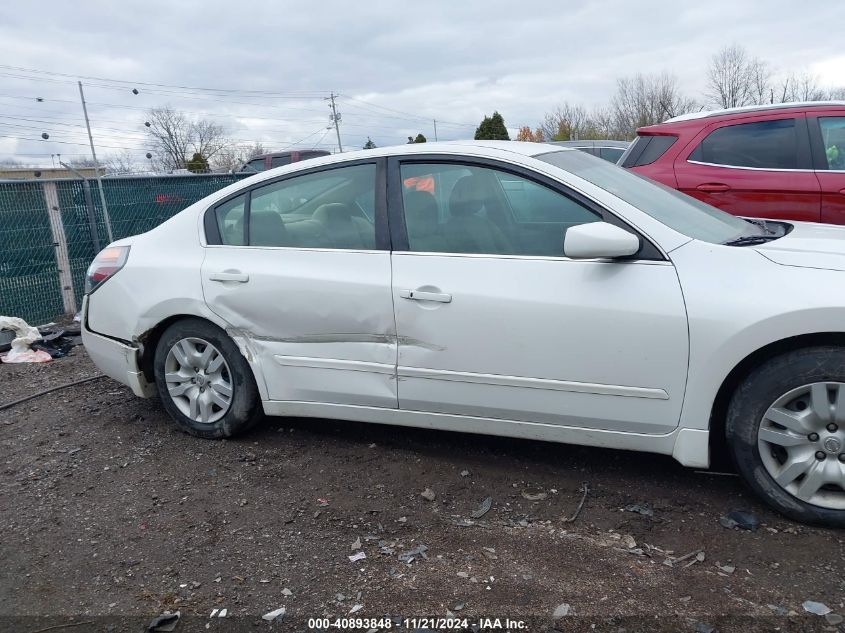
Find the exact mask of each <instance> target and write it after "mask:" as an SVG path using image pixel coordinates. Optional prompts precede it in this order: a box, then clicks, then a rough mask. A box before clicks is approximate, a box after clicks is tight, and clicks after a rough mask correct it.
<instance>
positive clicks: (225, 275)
mask: <svg viewBox="0 0 845 633" xmlns="http://www.w3.org/2000/svg"><path fill="white" fill-rule="evenodd" d="M208 278H209V279H210V280H211V281H236V282H238V283H241V284H245V283H246V282H248V281H249V275H245V274H244V273H241V272H237V271H232V272H229V271H226V272H221V273H211V274H210V275H209V276H208Z"/></svg>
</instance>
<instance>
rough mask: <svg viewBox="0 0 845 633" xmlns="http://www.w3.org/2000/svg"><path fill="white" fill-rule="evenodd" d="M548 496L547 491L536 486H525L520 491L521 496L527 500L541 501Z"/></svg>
mask: <svg viewBox="0 0 845 633" xmlns="http://www.w3.org/2000/svg"><path fill="white" fill-rule="evenodd" d="M548 496H549V495H548V493H546V492H543V491H542V490H539V489H537V488H526V489H525V490H523V491H522V498H523V499H528V501H542V500H543V499H545V498H546V497H548Z"/></svg>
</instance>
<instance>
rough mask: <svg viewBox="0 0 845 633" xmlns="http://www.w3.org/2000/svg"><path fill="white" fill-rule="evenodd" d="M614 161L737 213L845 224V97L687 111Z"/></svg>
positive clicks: (646, 130) (641, 133)
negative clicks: (832, 99) (835, 99)
mask: <svg viewBox="0 0 845 633" xmlns="http://www.w3.org/2000/svg"><path fill="white" fill-rule="evenodd" d="M619 164H620V165H621V166H622V167H625V168H628V169H631V170H633V171H635V172H637V173H639V174H642V175H643V176H648V177H649V178H651V179H653V180H656V181H658V182H661V183H663V184H664V185H667V186H669V187H672V188H673V189H678V190H679V191H682V192H684V193H686V194H689V195H691V196H693V197H695V198H698V199H699V200H702V201H703V202H706V203H707V204H710V205H712V206H714V207H718V208H720V209H722V210H724V211H728V212H729V213H732V214H734V215H740V216H746V217H757V218H770V219H776V220H798V221H806V222H825V223H829V224H845V102H842V101H838V102H837V101H830V102H819V101H815V102H808V103H788V104H775V105H766V106H752V107H744V108H732V109H728V110H717V111H713V112H696V113H693V114H685V115H683V116H679V117H675V118H674V119H669V120H668V121H666V122H665V123H661V124H659V125H651V126H648V127H643V128H640V129H638V130H637V138H636V139H635V140H634V142H633V143H632V144H631V147H630V148H628V150H627V151H626V152H625V155H624V156H623V157H622V159H621V160H620V161H619Z"/></svg>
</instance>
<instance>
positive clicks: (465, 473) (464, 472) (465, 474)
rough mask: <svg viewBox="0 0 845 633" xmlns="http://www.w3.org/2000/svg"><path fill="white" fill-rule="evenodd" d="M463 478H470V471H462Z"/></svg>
mask: <svg viewBox="0 0 845 633" xmlns="http://www.w3.org/2000/svg"><path fill="white" fill-rule="evenodd" d="M461 477H469V471H468V470H462V471H461Z"/></svg>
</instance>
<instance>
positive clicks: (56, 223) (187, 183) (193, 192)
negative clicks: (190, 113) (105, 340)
mask: <svg viewBox="0 0 845 633" xmlns="http://www.w3.org/2000/svg"><path fill="white" fill-rule="evenodd" d="M243 177H244V176H243V175H240V174H202V175H186V176H149V177H115V178H105V179H103V189H104V192H105V198H106V205H107V206H108V210H109V217H110V219H111V228H112V233H113V235H114V239H116V240H117V239H120V238H122V237H127V236H129V235H136V234H138V233H143V232H145V231H149V230H150V229H152V228H154V227H156V226H158V225H159V224H161V223H162V222H164V221H165V220H167V219H168V218H171V217H173V216H174V215H176V214H177V213H179V211H181V210H182V209H184V208H185V207H187V206H189V205H191V204H193V203H194V202H196V201H197V200H201V199H202V198H204V197H205V196H207V195H209V194H210V193H213V192H215V191H217V190H218V189H221V188H223V187H225V186H226V185H230V184H232V183H233V182H237V181H238V180H240V179H241V178H243ZM86 188H88V191H87V192H86ZM107 235H108V232H107V230H106V225H105V220H104V217H103V211H102V205H101V204H100V197H99V193H98V191H97V183H96V181H93V180H92V181H88V182H87V183H86V182H85V181H82V180H44V181H42V180H29V181H0V315H8V316H18V317H21V318H23V319H24V320H26V321H27V322H29V323H35V324H38V323H45V322H48V321H52V320H53V319H55V318H56V317H58V316H60V315H62V314H68V313H72V312H75V311H76V310H78V309H79V308H80V307H81V304H82V294H83V292H84V280H85V271H86V270H87V268H88V265H89V264H90V263H91V260H92V259H94V256H95V255H96V254H97V252H98V250H99V249H100V248H102V247H104V246H106V244H107V243H108V241H109V240H108V237H107Z"/></svg>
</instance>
